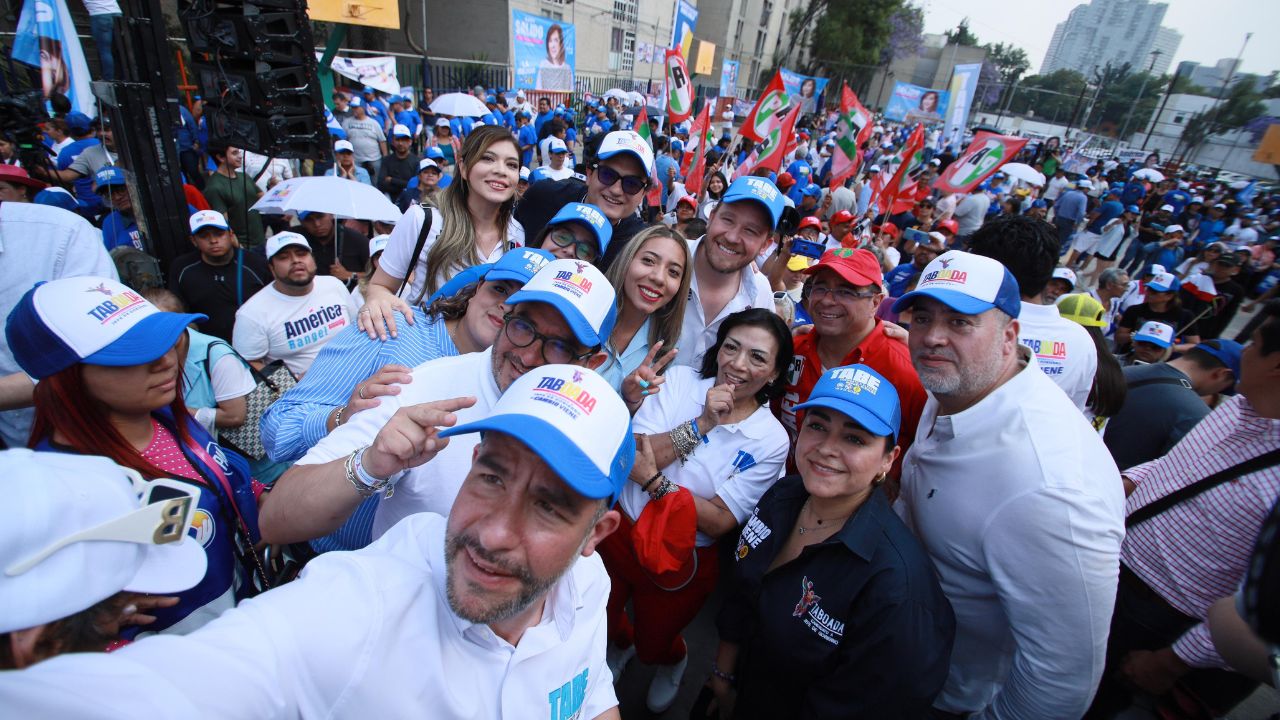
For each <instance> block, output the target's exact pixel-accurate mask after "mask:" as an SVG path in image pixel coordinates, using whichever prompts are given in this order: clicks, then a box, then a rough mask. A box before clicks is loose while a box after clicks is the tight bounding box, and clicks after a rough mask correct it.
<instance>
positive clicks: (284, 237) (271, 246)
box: [266, 230, 311, 260]
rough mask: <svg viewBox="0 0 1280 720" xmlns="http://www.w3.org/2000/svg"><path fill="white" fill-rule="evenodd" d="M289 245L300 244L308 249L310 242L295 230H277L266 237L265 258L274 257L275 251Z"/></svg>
mask: <svg viewBox="0 0 1280 720" xmlns="http://www.w3.org/2000/svg"><path fill="white" fill-rule="evenodd" d="M290 245H301V246H302V247H304V248H306V249H308V250H310V249H311V243H309V242H307V239H306V238H305V237H303V236H301V235H299V234H298V233H296V232H289V231H288V230H286V231H284V232H278V233H276V234H275V235H272V236H271V237H269V238H267V247H266V253H267V259H268V260H270V259H271V258H273V257H275V256H276V253H278V252H280V251H281V250H283V249H285V248H287V247H289V246H290Z"/></svg>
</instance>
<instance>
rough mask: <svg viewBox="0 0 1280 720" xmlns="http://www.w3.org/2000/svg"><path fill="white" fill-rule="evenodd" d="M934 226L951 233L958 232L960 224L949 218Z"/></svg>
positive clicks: (955, 233) (957, 233) (956, 233)
mask: <svg viewBox="0 0 1280 720" xmlns="http://www.w3.org/2000/svg"><path fill="white" fill-rule="evenodd" d="M934 228H935V229H937V230H939V231H942V230H946V231H947V232H949V233H951V234H952V235H959V234H960V224H959V223H957V222H956V221H955V220H952V219H950V218H948V219H946V220H943V221H941V222H939V223H938V224H937V225H935V226H934Z"/></svg>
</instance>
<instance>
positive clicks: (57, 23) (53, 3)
mask: <svg viewBox="0 0 1280 720" xmlns="http://www.w3.org/2000/svg"><path fill="white" fill-rule="evenodd" d="M12 56H13V59H14V60H17V61H18V62H20V63H25V64H27V65H30V66H32V67H35V68H39V69H40V83H41V89H42V90H43V91H44V96H45V97H46V98H47V97H49V96H50V95H52V94H54V93H61V94H63V95H66V96H67V99H68V100H70V101H71V107H72V109H74V110H78V111H80V112H82V113H84V114H85V115H88V116H89V117H96V116H97V114H98V110H97V106H96V105H95V103H94V99H93V92H92V91H91V90H90V89H89V82H90V80H91V78H90V77H89V66H88V65H87V64H85V61H84V49H83V48H82V47H81V46H80V36H78V35H77V34H76V28H75V25H73V24H72V22H71V13H70V12H68V11H67V3H66V1H65V0H27V2H25V3H23V5H22V14H21V15H20V16H19V17H18V28H17V34H16V35H15V36H14V39H13V55H12Z"/></svg>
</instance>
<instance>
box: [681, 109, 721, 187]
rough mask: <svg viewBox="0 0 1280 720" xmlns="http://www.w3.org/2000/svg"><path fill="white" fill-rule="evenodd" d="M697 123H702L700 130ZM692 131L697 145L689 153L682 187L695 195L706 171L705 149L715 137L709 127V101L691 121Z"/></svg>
mask: <svg viewBox="0 0 1280 720" xmlns="http://www.w3.org/2000/svg"><path fill="white" fill-rule="evenodd" d="M698 123H702V125H701V128H702V129H701V130H699V129H698V127H699V125H698ZM693 128H694V132H693V133H692V134H691V137H696V138H697V139H698V146H697V147H696V148H694V149H693V152H692V153H689V158H687V159H688V160H690V165H689V168H688V169H686V170H685V171H684V189H685V190H688V191H689V193H690V194H694V195H696V194H697V193H698V191H699V190H701V189H702V175H703V173H705V172H706V171H707V149H708V148H710V147H711V143H712V141H713V140H714V139H715V129H714V128H712V127H711V101H710V100H708V101H707V102H705V103H703V104H702V112H701V113H699V114H698V119H697V120H695V121H694V122H693Z"/></svg>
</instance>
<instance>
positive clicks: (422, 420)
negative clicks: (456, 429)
mask: <svg viewBox="0 0 1280 720" xmlns="http://www.w3.org/2000/svg"><path fill="white" fill-rule="evenodd" d="M475 404H476V399H475V398H474V397H470V396H467V397H456V398H449V399H447V400H435V401H433V402H425V403H418V404H417V405H411V406H409V407H408V408H406V409H407V410H408V412H407V413H405V414H406V415H407V416H408V418H409V419H410V420H412V421H414V422H415V423H417V424H419V425H421V426H423V427H452V426H453V424H454V423H456V422H457V421H458V419H457V417H455V416H454V415H453V413H454V412H456V411H458V410H462V409H465V408H469V407H471V406H472V405H475Z"/></svg>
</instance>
